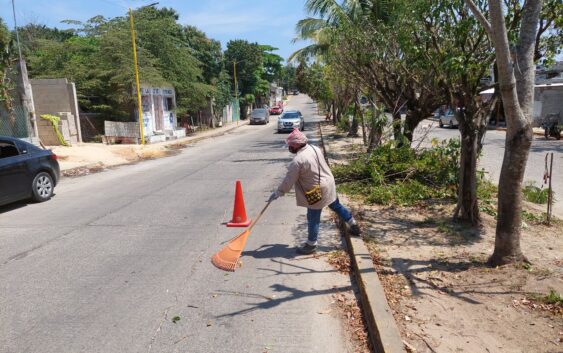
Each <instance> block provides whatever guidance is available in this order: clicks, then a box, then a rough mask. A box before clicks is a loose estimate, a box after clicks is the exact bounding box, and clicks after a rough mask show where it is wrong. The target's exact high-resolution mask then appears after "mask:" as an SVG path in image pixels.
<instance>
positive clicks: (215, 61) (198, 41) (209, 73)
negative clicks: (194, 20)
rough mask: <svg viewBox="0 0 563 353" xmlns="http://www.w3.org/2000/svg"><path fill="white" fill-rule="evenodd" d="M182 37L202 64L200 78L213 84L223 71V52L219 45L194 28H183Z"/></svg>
mask: <svg viewBox="0 0 563 353" xmlns="http://www.w3.org/2000/svg"><path fill="white" fill-rule="evenodd" d="M183 35H184V37H185V41H186V42H187V45H188V47H189V48H191V49H192V55H193V56H194V57H195V58H197V59H198V60H199V62H200V63H201V64H202V70H203V72H202V76H203V78H204V80H205V82H206V83H208V84H213V83H214V82H216V81H217V80H218V79H219V76H220V75H221V71H222V70H223V51H222V50H221V43H220V42H219V41H217V40H214V39H211V38H208V37H207V35H206V34H205V33H204V32H202V31H200V30H199V29H197V28H196V27H194V26H184V28H183Z"/></svg>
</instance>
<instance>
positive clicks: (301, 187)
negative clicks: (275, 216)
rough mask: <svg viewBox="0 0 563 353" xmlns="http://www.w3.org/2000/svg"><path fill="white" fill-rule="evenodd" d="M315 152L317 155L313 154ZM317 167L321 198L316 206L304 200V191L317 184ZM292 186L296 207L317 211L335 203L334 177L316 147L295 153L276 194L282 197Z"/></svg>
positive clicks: (302, 149) (305, 148)
mask: <svg viewBox="0 0 563 353" xmlns="http://www.w3.org/2000/svg"><path fill="white" fill-rule="evenodd" d="M315 152H317V153H316V154H315ZM317 156H318V158H317ZM319 166H320V178H321V192H322V195H323V198H322V200H321V201H319V202H317V203H316V204H314V205H309V204H308V203H307V199H306V198H305V191H307V190H311V189H312V188H313V187H314V186H315V185H316V184H318V182H319ZM293 186H295V196H296V199H297V206H302V207H308V208H312V209H316V210H318V209H322V208H323V207H326V206H328V205H330V204H331V203H333V202H334V201H336V185H335V183H334V177H333V176H332V173H331V171H330V168H329V167H328V165H327V164H326V161H325V159H324V157H323V153H322V152H321V150H320V149H319V148H318V147H315V146H311V145H307V146H305V147H303V148H301V149H300V150H299V151H298V152H297V155H296V156H295V157H294V158H293V161H291V163H290V164H289V166H288V167H287V174H286V175H285V178H284V179H283V181H282V183H281V185H280V186H279V187H278V193H279V194H280V195H281V196H283V195H284V194H286V193H288V192H289V191H290V190H291V188H292V187H293Z"/></svg>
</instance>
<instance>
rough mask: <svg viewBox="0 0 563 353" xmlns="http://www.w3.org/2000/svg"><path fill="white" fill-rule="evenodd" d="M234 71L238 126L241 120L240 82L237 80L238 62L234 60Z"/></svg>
mask: <svg viewBox="0 0 563 353" xmlns="http://www.w3.org/2000/svg"><path fill="white" fill-rule="evenodd" d="M233 73H234V79H235V100H236V102H237V110H238V113H237V126H238V121H239V120H240V104H239V101H238V82H237V62H236V61H234V60H233Z"/></svg>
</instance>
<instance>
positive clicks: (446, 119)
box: [434, 109, 458, 129]
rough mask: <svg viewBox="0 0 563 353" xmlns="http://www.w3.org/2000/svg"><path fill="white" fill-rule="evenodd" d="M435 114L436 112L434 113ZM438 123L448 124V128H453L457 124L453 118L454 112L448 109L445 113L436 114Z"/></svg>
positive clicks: (441, 124)
mask: <svg viewBox="0 0 563 353" xmlns="http://www.w3.org/2000/svg"><path fill="white" fill-rule="evenodd" d="M434 116H436V113H434ZM438 125H439V126H440V127H444V126H446V125H447V126H449V127H450V128H452V129H453V128H455V127H456V126H457V125H458V122H457V119H456V118H455V112H454V111H453V110H451V109H448V110H447V111H446V112H445V113H441V114H440V113H439V114H438Z"/></svg>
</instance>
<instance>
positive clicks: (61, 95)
mask: <svg viewBox="0 0 563 353" xmlns="http://www.w3.org/2000/svg"><path fill="white" fill-rule="evenodd" d="M30 83H31V87H32V90H33V103H34V105H35V113H36V115H37V121H38V130H39V138H40V139H41V140H42V142H43V143H44V144H46V145H52V144H55V145H58V144H59V142H58V139H56V140H53V139H52V137H53V135H52V130H53V128H52V126H51V125H50V123H49V122H48V121H45V120H44V119H41V118H40V116H41V115H43V114H50V115H56V116H59V117H60V118H61V126H60V129H61V133H62V134H63V136H64V137H65V140H67V141H68V142H70V143H77V142H80V133H79V129H80V123H79V122H78V121H77V117H78V114H77V112H76V109H77V108H76V107H77V104H76V96H75V91H74V88H73V84H72V83H69V82H68V80H67V79H40V80H30ZM45 122H46V123H47V124H45ZM55 137H56V136H55Z"/></svg>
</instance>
